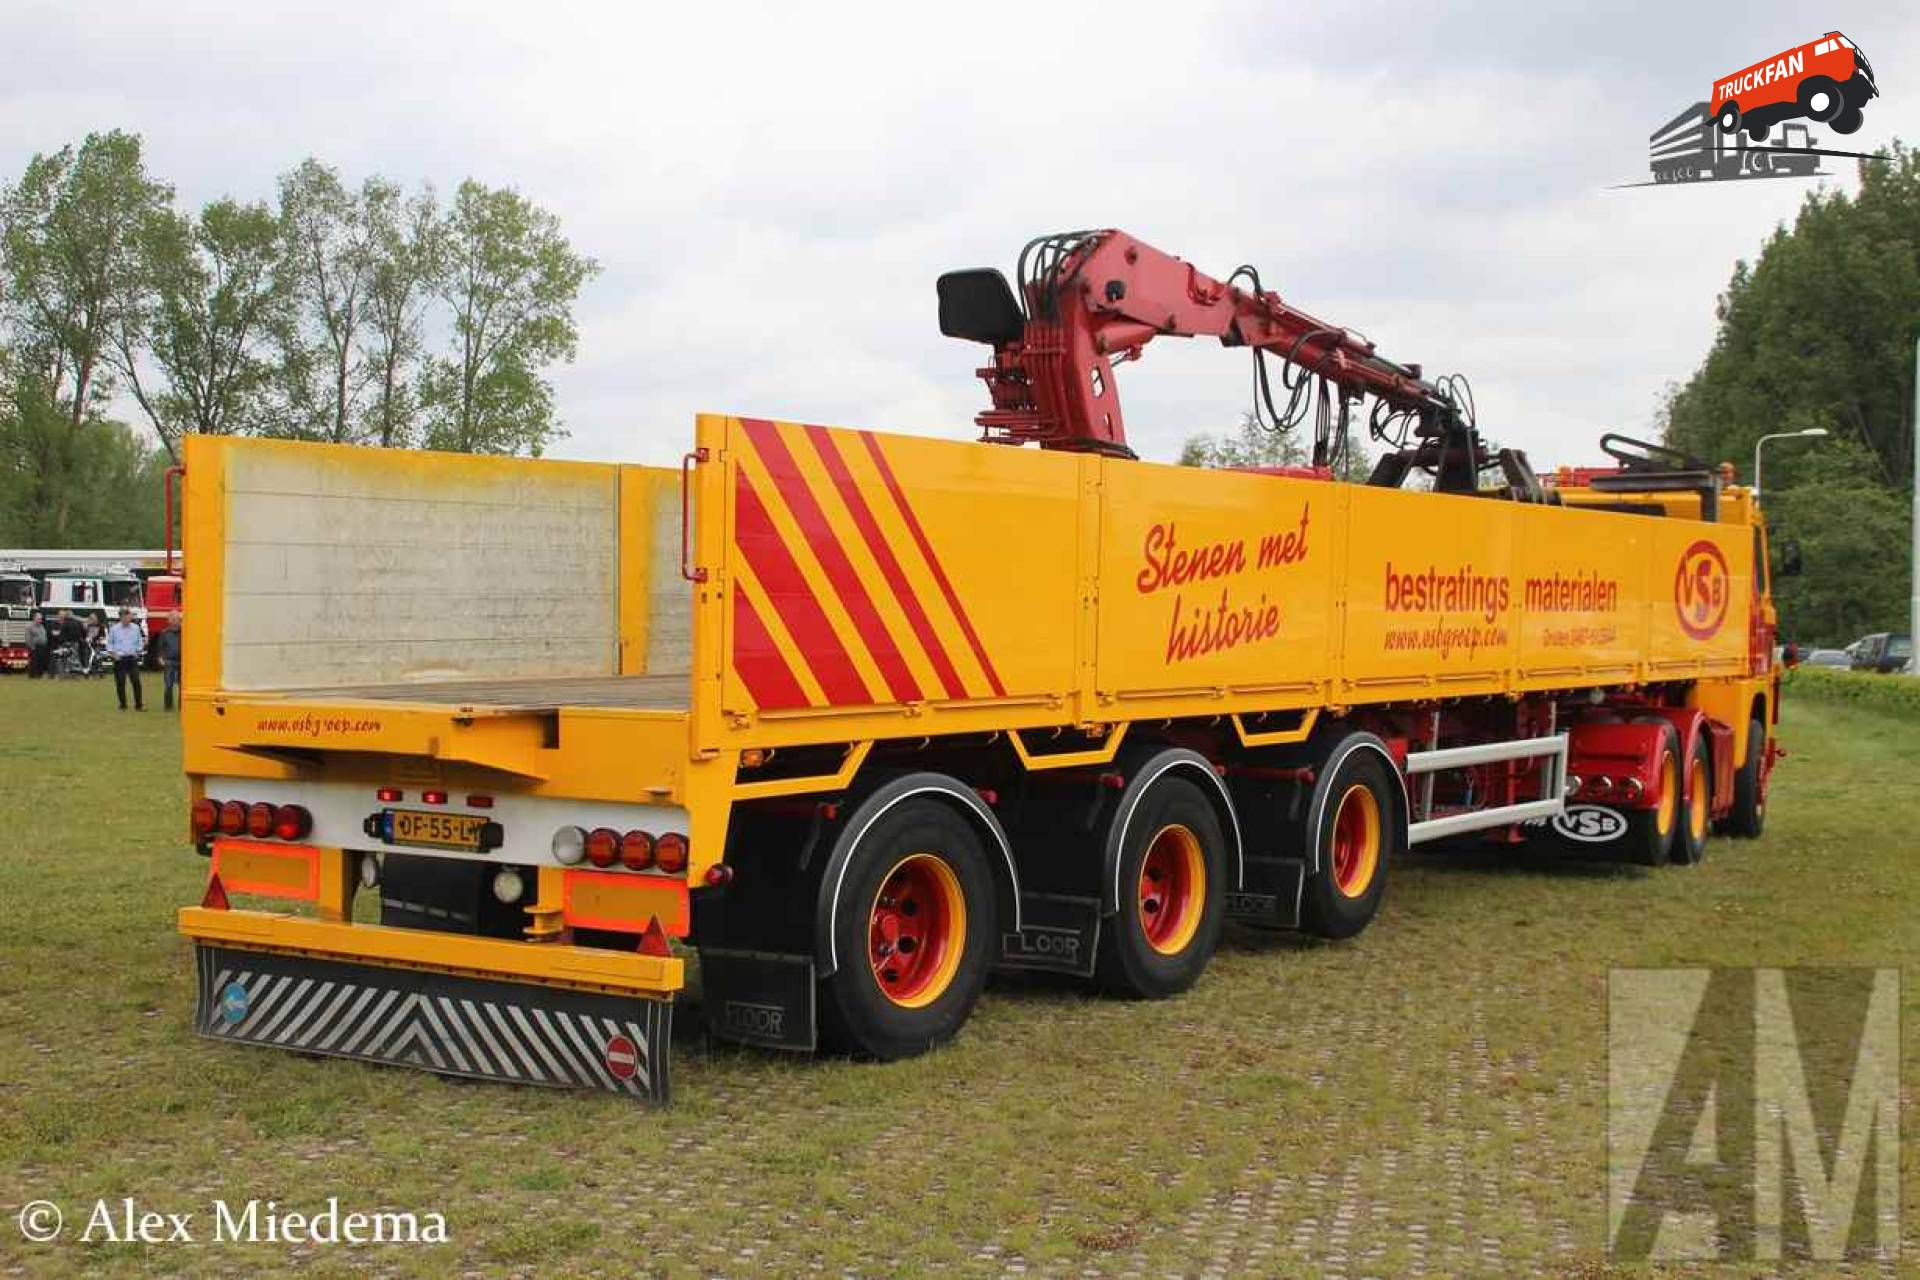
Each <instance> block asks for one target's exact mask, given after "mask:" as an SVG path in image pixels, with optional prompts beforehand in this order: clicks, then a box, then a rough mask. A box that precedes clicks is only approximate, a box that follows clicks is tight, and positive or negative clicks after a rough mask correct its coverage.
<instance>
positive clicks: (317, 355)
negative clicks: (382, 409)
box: [279, 157, 376, 443]
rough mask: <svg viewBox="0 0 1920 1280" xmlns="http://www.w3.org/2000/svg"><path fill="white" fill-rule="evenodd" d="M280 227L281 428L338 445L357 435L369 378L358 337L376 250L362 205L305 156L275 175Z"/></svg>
mask: <svg viewBox="0 0 1920 1280" xmlns="http://www.w3.org/2000/svg"><path fill="white" fill-rule="evenodd" d="M280 228H281V232H282V236H283V245H284V249H285V254H286V258H285V264H284V265H285V270H286V278H287V282H288V287H289V292H290V303H291V305H290V306H289V308H288V309H287V313H286V317H285V323H284V325H283V326H282V328H281V332H280V342H281V347H282V354H281V364H280V368H281V377H280V379H279V381H280V383H281V390H282V396H283V398H284V411H285V419H284V422H283V424H282V429H283V430H284V431H285V433H286V434H289V435H294V436H300V437H303V438H308V439H319V440H331V441H334V442H335V443H343V442H346V441H349V440H352V439H354V438H355V435H356V433H357V431H358V427H359V415H358V412H357V408H358V405H357V401H358V398H359V395H360V393H361V390H362V389H363V387H364V384H365V381H366V372H367V371H366V369H365V367H364V357H363V355H362V352H361V350H360V346H359V339H360V331H361V328H362V326H363V325H364V324H365V322H366V319H367V315H366V312H367V308H368V295H369V294H370V293H371V291H372V288H373V277H374V271H375V265H376V249H375V238H374V233H373V228H372V226H371V224H370V222H369V219H368V216H367V208H366V204H365V201H364V199H363V198H362V197H360V196H358V195H356V194H355V193H354V192H352V191H349V190H348V189H347V188H346V186H345V185H343V184H342V183H341V181H340V175H339V173H338V172H337V171H336V170H334V169H333V168H331V167H329V166H328V165H324V164H322V163H320V161H318V160H316V159H313V158H312V157H308V158H307V159H306V160H304V161H302V162H301V164H300V166H299V167H298V168H296V169H294V170H292V171H291V172H288V173H285V174H282V175H281V176H280Z"/></svg>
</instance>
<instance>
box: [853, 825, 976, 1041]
mask: <svg viewBox="0 0 1920 1280" xmlns="http://www.w3.org/2000/svg"><path fill="white" fill-rule="evenodd" d="M832 927H833V929H834V933H835V938H834V941H835V944H836V951H837V954H838V955H839V956H840V963H839V966H838V968H837V969H836V970H835V971H834V973H833V974H832V976H830V977H827V978H823V979H821V980H820V984H819V1005H818V1007H819V1011H820V1030H821V1037H822V1039H823V1040H824V1041H825V1042H826V1043H827V1044H828V1045H829V1046H830V1047H832V1048H836V1049H839V1050H842V1051H844V1052H851V1053H856V1054H860V1055H863V1056H866V1057H871V1058H882V1059H887V1058H905V1057H911V1056H913V1055H914V1054H918V1053H924V1052H925V1051H926V1050H928V1049H930V1048H932V1047H933V1046H934V1045H936V1044H939V1043H940V1042H941V1041H943V1040H947V1039H950V1038H951V1037H952V1036H953V1035H954V1034H955V1033H956V1032H958V1031H959V1030H960V1027H961V1025H962V1024H964V1023H965V1022H966V1020H967V1017H968V1015H969V1014H971V1013H972V1012H973V1006H974V1004H975V1003H976V1002H978V1000H979V999H980V992H981V989H982V988H983V987H984V986H985V985H986V981H987V966H988V963H989V961H990V959H991V955H990V950H991V944H992V942H993V938H994V929H995V923H994V898H993V875H992V872H991V871H990V870H989V869H988V866H987V854H986V849H985V847H984V846H983V845H982V843H981V840H980V836H979V833H978V832H976V831H975V830H974V829H973V827H972V826H971V825H970V824H969V823H968V822H967V821H966V819H965V818H963V817H961V816H960V815H959V814H958V813H956V812H954V811H953V809H952V808H950V807H949V806H947V805H944V804H941V803H939V802H938V801H933V800H909V801H906V802H904V803H902V804H900V805H898V806H897V807H896V808H894V809H892V810H889V811H888V812H887V813H886V814H884V815H883V816H882V817H881V818H880V819H879V820H878V821H876V822H875V823H874V825H873V827H872V829H871V830H869V831H868V832H867V833H866V834H865V835H864V836H862V837H861V839H860V843H859V844H858V845H856V846H855V847H854V850H853V852H852V855H851V858H850V860H849V862H848V865H847V871H846V876H845V878H844V879H843V880H842V881H841V883H840V888H839V899H838V902H837V904H836V906H835V909H834V915H833V920H832Z"/></svg>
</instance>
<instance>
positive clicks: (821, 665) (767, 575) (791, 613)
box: [733, 466, 873, 706]
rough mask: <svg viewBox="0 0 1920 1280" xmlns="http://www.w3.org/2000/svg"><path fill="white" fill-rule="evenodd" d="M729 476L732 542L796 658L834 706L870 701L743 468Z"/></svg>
mask: <svg viewBox="0 0 1920 1280" xmlns="http://www.w3.org/2000/svg"><path fill="white" fill-rule="evenodd" d="M734 476H735V481H734V486H733V491H734V508H735V514H734V529H733V541H734V545H735V546H737V547H739V548H740V551H741V554H742V555H744V556H746V558H747V563H748V564H749V565H751V566H753V576H754V577H756V578H758V579H760V585H761V586H762V587H763V588H765V590H766V593H767V598H768V599H769V600H771V601H773V610H774V612H775V613H777V614H779V615H780V621H782V622H784V623H785V624H786V626H787V634H788V635H790V636H792V637H793V642H794V644H796V645H798V646H799V647H800V656H801V657H802V658H804V659H806V663H807V667H808V669H809V670H811V671H812V672H813V677H814V679H816V680H818V681H819V682H820V688H821V690H822V692H824V693H825V694H826V695H827V701H828V702H830V703H833V704H835V705H836V706H846V705H851V704H855V703H862V702H872V701H873V696H872V695H871V694H869V693H868V692H867V685H866V682H865V681H864V680H862V679H861V678H860V673H859V672H858V671H856V670H855V669H854V666H853V660H852V659H851V658H849V657H847V651H846V650H845V649H844V648H842V647H841V645H840V637H839V636H837V635H835V634H834V633H833V624H832V623H831V622H829V621H827V614H826V611H825V610H824V609H822V608H821V607H820V602H819V601H818V600H816V599H814V598H813V592H812V591H811V590H809V589H808V587H807V580H806V578H804V577H803V576H801V573H800V566H799V565H798V564H795V563H794V559H793V555H792V554H791V553H790V552H789V551H788V550H787V547H786V544H785V543H784V542H782V541H781V540H780V532H779V530H777V529H775V528H774V526H773V517H771V516H769V515H768V514H767V508H766V507H765V506H764V505H763V504H762V503H761V501H760V495H759V494H757V493H755V492H754V491H753V483H752V482H751V481H750V480H748V479H747V473H746V471H745V469H744V468H741V467H739V466H736V467H735V468H734Z"/></svg>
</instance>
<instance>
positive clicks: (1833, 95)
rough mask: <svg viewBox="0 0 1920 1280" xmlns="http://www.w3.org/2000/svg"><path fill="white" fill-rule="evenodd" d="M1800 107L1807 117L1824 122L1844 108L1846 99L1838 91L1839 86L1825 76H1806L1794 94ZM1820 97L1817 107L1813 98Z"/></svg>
mask: <svg viewBox="0 0 1920 1280" xmlns="http://www.w3.org/2000/svg"><path fill="white" fill-rule="evenodd" d="M1795 97H1796V99H1797V100H1798V102H1799V104H1800V109H1801V110H1802V111H1804V112H1806V113H1807V119H1809V120H1818V121H1821V122H1825V121H1828V120H1831V119H1833V118H1834V117H1835V116H1837V115H1839V114H1840V113H1841V112H1842V111H1844V110H1846V107H1847V99H1846V96H1845V95H1844V94H1842V93H1841V92H1840V86H1839V85H1837V84H1835V83H1834V82H1833V81H1832V80H1831V79H1830V78H1828V77H1827V76H1808V77H1807V78H1806V79H1805V80H1802V81H1801V82H1800V89H1799V92H1798V93H1797V94H1796V95H1795ZM1815 98H1820V99H1821V102H1820V104H1819V106H1818V107H1816V106H1815V105H1814V99H1815Z"/></svg>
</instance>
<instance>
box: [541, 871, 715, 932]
mask: <svg viewBox="0 0 1920 1280" xmlns="http://www.w3.org/2000/svg"><path fill="white" fill-rule="evenodd" d="M560 910H561V916H562V918H563V919H565V921H566V922H567V923H568V924H569V925H571V926H573V927H574V928H578V929H611V930H614V931H615V932H619V933H639V932H641V931H642V930H644V929H645V928H646V927H647V922H648V921H649V920H654V919H656V918H657V919H658V920H659V922H660V927H661V928H662V929H664V930H665V931H666V932H667V933H668V934H670V935H672V936H673V937H676V938H684V937H686V936H687V932H688V930H689V928H690V927H691V923H690V921H689V918H688V910H687V882H686V881H684V880H669V879H667V878H665V877H664V876H649V875H632V874H629V873H626V872H621V871H569V872H567V873H566V874H565V876H564V877H563V878H562V881H561V890H560Z"/></svg>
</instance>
